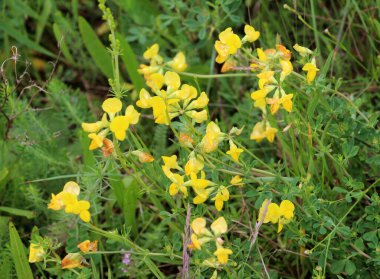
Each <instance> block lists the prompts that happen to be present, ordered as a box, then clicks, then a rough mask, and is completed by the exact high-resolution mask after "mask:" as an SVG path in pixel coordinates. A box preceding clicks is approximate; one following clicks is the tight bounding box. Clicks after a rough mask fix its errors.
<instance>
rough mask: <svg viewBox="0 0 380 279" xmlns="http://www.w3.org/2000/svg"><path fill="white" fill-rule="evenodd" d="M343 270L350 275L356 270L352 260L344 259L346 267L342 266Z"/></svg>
mask: <svg viewBox="0 0 380 279" xmlns="http://www.w3.org/2000/svg"><path fill="white" fill-rule="evenodd" d="M344 271H345V272H346V273H347V275H352V274H354V273H355V271H356V265H355V264H354V263H353V262H352V261H350V260H347V261H346V267H345V268H344Z"/></svg>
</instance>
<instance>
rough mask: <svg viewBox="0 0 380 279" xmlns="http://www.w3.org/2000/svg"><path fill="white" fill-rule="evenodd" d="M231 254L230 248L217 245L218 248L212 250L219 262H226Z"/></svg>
mask: <svg viewBox="0 0 380 279" xmlns="http://www.w3.org/2000/svg"><path fill="white" fill-rule="evenodd" d="M231 254H233V252H232V250H231V249H227V248H223V247H218V249H217V250H216V251H215V252H214V255H215V256H216V257H217V258H218V262H219V263H220V264H226V263H227V261H228V256H229V255H231Z"/></svg>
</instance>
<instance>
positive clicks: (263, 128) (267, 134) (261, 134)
mask: <svg viewBox="0 0 380 279" xmlns="http://www.w3.org/2000/svg"><path fill="white" fill-rule="evenodd" d="M276 133H277V129H276V128H273V127H271V126H270V124H269V122H266V123H265V122H264V121H261V122H258V123H256V125H255V126H254V127H253V131H252V133H251V136H250V139H251V140H256V141H257V142H260V141H261V140H263V139H264V138H267V140H268V141H269V142H273V141H274V137H275V135H276Z"/></svg>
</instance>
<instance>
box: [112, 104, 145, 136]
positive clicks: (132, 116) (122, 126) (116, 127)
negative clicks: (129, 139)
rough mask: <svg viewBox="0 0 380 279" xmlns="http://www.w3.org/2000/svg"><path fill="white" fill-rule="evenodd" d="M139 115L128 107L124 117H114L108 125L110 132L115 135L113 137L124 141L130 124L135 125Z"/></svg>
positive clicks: (130, 106)
mask: <svg viewBox="0 0 380 279" xmlns="http://www.w3.org/2000/svg"><path fill="white" fill-rule="evenodd" d="M139 117H140V113H138V112H137V111H136V110H135V108H134V107H133V106H132V105H129V106H128V107H127V109H126V110H125V115H124V116H120V115H119V116H116V117H115V118H114V119H113V120H112V122H111V125H110V130H111V131H112V132H113V133H114V134H115V137H116V138H117V139H118V140H120V141H123V140H125V133H126V131H127V130H128V128H129V125H130V124H137V122H138V121H139Z"/></svg>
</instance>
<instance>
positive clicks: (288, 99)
mask: <svg viewBox="0 0 380 279" xmlns="http://www.w3.org/2000/svg"><path fill="white" fill-rule="evenodd" d="M292 98H293V94H287V95H285V96H282V97H281V104H282V107H283V108H284V109H285V110H286V111H287V112H292V110H293V101H292Z"/></svg>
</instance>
